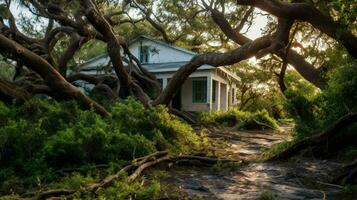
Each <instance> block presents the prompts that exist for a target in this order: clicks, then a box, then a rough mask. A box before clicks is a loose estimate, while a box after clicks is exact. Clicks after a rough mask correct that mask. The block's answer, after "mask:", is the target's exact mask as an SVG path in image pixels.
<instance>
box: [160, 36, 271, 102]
mask: <svg viewBox="0 0 357 200" xmlns="http://www.w3.org/2000/svg"><path fill="white" fill-rule="evenodd" d="M269 45H270V41H269V40H267V39H266V38H265V37H262V38H258V39H256V40H254V41H252V42H249V43H246V44H245V45H243V46H241V47H239V48H237V49H235V50H233V51H229V52H226V53H205V54H200V55H197V56H195V57H193V58H192V59H191V61H190V62H188V63H187V64H185V65H183V66H182V67H180V69H179V70H178V71H177V72H176V73H175V75H174V76H173V77H172V79H171V80H170V82H169V84H168V85H167V87H166V88H165V90H164V91H163V92H162V93H161V95H160V96H159V97H158V98H157V99H156V100H155V101H154V102H153V105H157V104H166V105H168V104H169V103H170V101H171V99H172V98H173V96H174V95H175V94H176V92H177V91H178V89H179V88H180V87H181V85H182V84H183V83H184V81H185V80H186V79H187V78H188V76H189V75H190V74H191V73H193V72H194V71H196V69H197V68H198V67H200V66H202V65H204V64H207V65H211V66H214V67H219V66H225V65H232V64H235V63H238V62H240V61H242V60H245V59H248V58H251V57H253V56H254V55H255V54H256V53H257V52H258V51H260V50H261V49H264V48H266V47H268V46H269Z"/></svg>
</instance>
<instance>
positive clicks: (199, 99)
mask: <svg viewBox="0 0 357 200" xmlns="http://www.w3.org/2000/svg"><path fill="white" fill-rule="evenodd" d="M129 49H130V51H131V53H132V54H133V55H134V56H136V57H137V58H138V59H139V60H140V62H141V63H142V66H143V67H145V68H146V69H147V70H148V71H150V72H151V73H153V74H155V76H156V77H157V80H158V81H159V82H160V84H161V87H162V88H165V87H166V85H167V84H168V82H169V81H170V79H171V78H172V76H173V75H174V74H175V72H176V71H177V70H178V69H179V68H180V67H181V66H182V65H184V64H186V63H187V62H189V61H190V60H191V58H192V57H194V56H195V55H196V53H195V52H192V51H189V50H187V49H184V48H181V47H178V46H175V45H171V44H167V43H165V42H163V41H159V40H156V39H153V38H150V37H147V36H140V37H138V38H136V39H135V40H133V41H132V42H131V43H130V44H129ZM109 61H110V60H109V57H108V56H107V55H101V56H98V57H95V58H93V59H91V60H89V61H88V62H86V63H84V64H82V65H81V66H80V69H81V71H82V72H85V73H89V74H103V73H105V71H106V70H108V67H109V68H110V65H109V64H108V63H109ZM109 71H110V70H109ZM235 80H239V78H238V77H237V76H236V75H235V74H234V73H232V72H231V71H230V70H228V69H226V68H225V67H217V68H216V67H212V66H209V65H203V66H201V67H199V68H198V69H197V70H196V71H195V72H194V73H192V74H191V75H190V76H189V78H188V79H187V80H186V81H185V82H184V84H183V85H182V87H181V88H180V90H179V92H178V93H177V94H176V96H175V97H174V99H173V101H172V106H173V107H174V108H177V109H179V110H183V111H213V110H227V109H228V108H229V107H231V106H233V105H235V104H236V101H237V99H236V86H235V84H234V82H235Z"/></svg>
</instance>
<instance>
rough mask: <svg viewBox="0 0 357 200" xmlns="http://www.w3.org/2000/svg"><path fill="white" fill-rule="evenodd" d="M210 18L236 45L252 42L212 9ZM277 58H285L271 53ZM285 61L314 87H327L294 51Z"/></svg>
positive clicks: (279, 53)
mask: <svg viewBox="0 0 357 200" xmlns="http://www.w3.org/2000/svg"><path fill="white" fill-rule="evenodd" d="M210 11H211V16H212V19H213V20H214V22H215V23H216V24H217V25H218V26H219V27H220V29H221V30H222V31H223V33H224V34H225V35H226V36H227V37H228V38H229V39H231V40H233V41H234V42H236V43H237V44H240V45H244V44H247V43H250V42H253V41H252V40H251V39H249V38H247V37H245V36H244V35H242V34H240V33H239V32H237V31H235V30H234V29H233V28H232V27H231V25H230V24H229V23H228V21H227V20H226V18H225V17H224V15H223V14H222V13H221V12H219V11H217V10H214V9H211V10H210ZM265 39H266V40H267V42H270V41H271V39H272V38H271V37H265ZM271 53H274V54H276V55H277V56H279V57H280V58H281V59H283V58H284V57H285V54H284V53H282V52H271ZM287 55H288V56H287V58H286V60H287V61H288V63H289V64H291V65H292V66H293V67H294V68H295V69H296V71H297V72H298V73H299V74H301V76H302V77H304V78H305V79H306V80H307V81H309V82H310V83H312V84H313V85H315V86H316V87H318V88H320V89H323V88H325V87H326V85H327V80H326V79H325V78H324V77H323V76H322V75H321V73H320V71H319V70H317V69H316V68H315V67H314V66H313V65H311V64H310V63H308V62H307V61H306V60H305V58H304V57H302V56H301V55H299V54H298V53H297V52H296V51H293V50H289V51H288V53H287Z"/></svg>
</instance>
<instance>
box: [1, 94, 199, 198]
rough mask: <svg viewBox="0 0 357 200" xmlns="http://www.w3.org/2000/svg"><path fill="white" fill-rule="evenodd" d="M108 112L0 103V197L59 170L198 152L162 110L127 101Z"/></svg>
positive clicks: (188, 131) (193, 139)
mask: <svg viewBox="0 0 357 200" xmlns="http://www.w3.org/2000/svg"><path fill="white" fill-rule="evenodd" d="M111 113H112V117H108V118H102V117H101V116H99V115H97V114H96V113H95V112H94V111H91V110H87V111H84V110H81V109H80V107H79V106H78V105H77V104H76V103H75V102H63V103H58V102H55V101H52V100H41V99H33V100H31V101H29V102H26V103H25V104H23V105H21V106H19V105H9V106H6V105H4V104H3V103H1V102H0V117H1V118H0V163H1V165H0V193H5V192H6V191H8V189H9V188H17V187H19V188H31V187H38V185H39V183H41V184H43V183H48V182H51V181H54V180H56V179H57V178H58V175H57V174H56V171H57V170H58V169H61V168H78V167H83V166H90V165H92V164H103V163H122V161H128V160H132V159H134V158H137V157H141V156H144V155H147V154H149V153H152V152H155V151H157V150H166V149H169V150H171V151H175V152H180V153H185V152H188V151H191V150H194V149H199V148H202V145H201V144H202V142H201V139H200V138H199V137H198V136H197V135H196V134H195V133H194V131H193V129H192V128H191V127H190V126H189V125H188V124H186V123H185V122H182V121H180V120H179V119H178V118H176V117H175V116H173V115H171V114H169V113H168V110H167V108H165V107H164V106H158V107H154V108H145V107H144V106H143V105H142V104H140V103H138V102H136V101H135V100H134V99H132V98H129V99H127V100H126V101H124V102H121V103H117V104H115V105H114V106H113V107H112V111H111Z"/></svg>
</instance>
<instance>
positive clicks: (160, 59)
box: [129, 39, 194, 63]
mask: <svg viewBox="0 0 357 200" xmlns="http://www.w3.org/2000/svg"><path fill="white" fill-rule="evenodd" d="M140 45H142V46H149V47H150V49H155V50H157V51H158V52H157V53H156V52H151V51H150V56H149V63H168V62H180V61H189V60H190V59H191V58H192V57H193V56H194V55H193V54H189V53H187V52H184V51H180V50H179V49H175V48H172V47H170V46H167V45H163V44H159V43H156V42H154V41H151V40H148V39H139V40H137V41H136V42H134V43H133V44H131V45H130V46H129V49H130V52H131V53H132V54H133V55H134V56H135V57H137V58H140V55H139V52H140Z"/></svg>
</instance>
